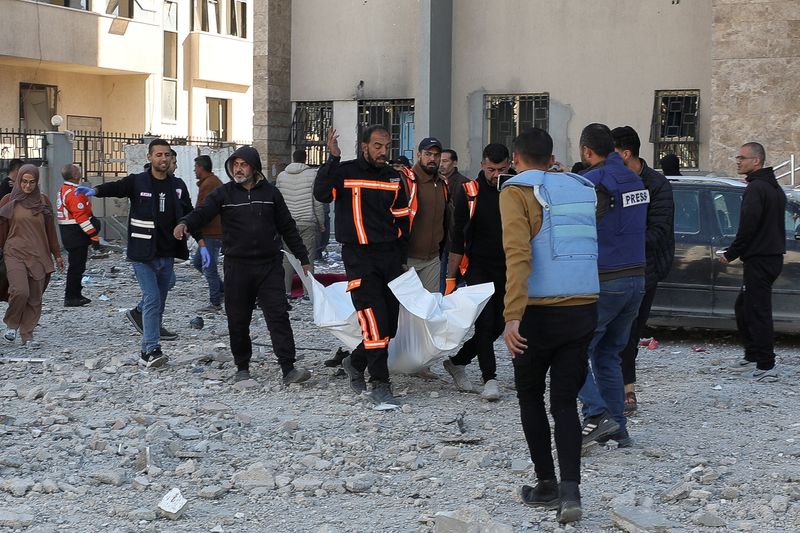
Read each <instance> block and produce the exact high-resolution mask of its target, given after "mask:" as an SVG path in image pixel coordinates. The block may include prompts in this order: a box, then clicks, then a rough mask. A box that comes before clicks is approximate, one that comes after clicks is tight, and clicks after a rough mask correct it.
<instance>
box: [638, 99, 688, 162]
mask: <svg viewBox="0 0 800 533" xmlns="http://www.w3.org/2000/svg"><path fill="white" fill-rule="evenodd" d="M699 104H700V91H698V90H680V91H656V95H655V102H654V104H653V121H652V124H651V126H650V142H651V143H653V166H654V167H655V168H660V167H661V163H660V161H661V158H662V157H664V156H665V155H667V154H675V155H677V156H678V159H680V165H681V168H698V166H699V159H700V142H699V138H698V132H697V112H698V109H699Z"/></svg>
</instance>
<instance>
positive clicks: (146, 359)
mask: <svg viewBox="0 0 800 533" xmlns="http://www.w3.org/2000/svg"><path fill="white" fill-rule="evenodd" d="M167 361H169V357H167V356H166V355H164V354H163V353H161V348H159V347H158V346H157V347H155V348H153V349H152V350H150V351H149V352H147V353H145V352H142V355H141V356H140V357H139V364H140V365H141V366H143V367H145V368H158V367H161V366H164V365H165V364H167Z"/></svg>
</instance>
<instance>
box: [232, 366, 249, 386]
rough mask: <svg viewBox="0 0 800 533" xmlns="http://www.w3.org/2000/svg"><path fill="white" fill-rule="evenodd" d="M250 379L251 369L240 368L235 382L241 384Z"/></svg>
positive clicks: (234, 379)
mask: <svg viewBox="0 0 800 533" xmlns="http://www.w3.org/2000/svg"><path fill="white" fill-rule="evenodd" d="M248 379H250V369H249V368H240V369H239V370H237V371H236V375H235V376H233V382H234V383H239V382H240V381H247V380H248Z"/></svg>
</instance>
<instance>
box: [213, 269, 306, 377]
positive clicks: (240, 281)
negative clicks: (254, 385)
mask: <svg viewBox="0 0 800 533" xmlns="http://www.w3.org/2000/svg"><path fill="white" fill-rule="evenodd" d="M223 271H224V276H225V281H224V283H225V313H226V314H227V315H228V335H229V336H230V340H231V352H232V353H233V360H234V361H235V362H236V367H237V368H238V369H244V368H248V367H249V365H250V358H251V357H252V355H253V346H252V342H251V341H250V321H251V320H252V318H253V307H254V305H255V303H256V300H258V305H259V306H260V307H261V310H262V311H263V312H264V319H265V320H266V321H267V329H269V336H270V339H271V340H272V351H273V352H274V353H275V356H276V357H277V358H278V363H280V365H281V370H283V374H284V375H286V373H288V372H289V371H290V370H291V369H292V368H294V362H295V346H294V333H292V326H291V324H290V323H289V304H288V302H287V301H286V292H285V290H284V287H283V264H282V258H281V257H276V258H275V259H271V260H268V261H263V262H244V261H237V260H236V259H234V258H231V257H226V258H225V263H224V267H223Z"/></svg>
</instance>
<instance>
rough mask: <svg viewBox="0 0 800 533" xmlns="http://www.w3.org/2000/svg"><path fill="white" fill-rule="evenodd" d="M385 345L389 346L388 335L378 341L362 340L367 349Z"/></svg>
mask: <svg viewBox="0 0 800 533" xmlns="http://www.w3.org/2000/svg"><path fill="white" fill-rule="evenodd" d="M387 346H389V337H386V338H384V339H381V340H378V341H369V342H367V341H364V348H365V349H367V350H374V349H376V348H386V347H387Z"/></svg>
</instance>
